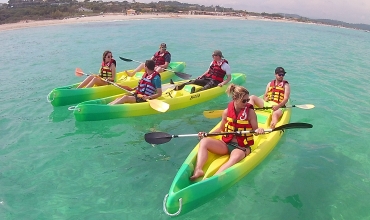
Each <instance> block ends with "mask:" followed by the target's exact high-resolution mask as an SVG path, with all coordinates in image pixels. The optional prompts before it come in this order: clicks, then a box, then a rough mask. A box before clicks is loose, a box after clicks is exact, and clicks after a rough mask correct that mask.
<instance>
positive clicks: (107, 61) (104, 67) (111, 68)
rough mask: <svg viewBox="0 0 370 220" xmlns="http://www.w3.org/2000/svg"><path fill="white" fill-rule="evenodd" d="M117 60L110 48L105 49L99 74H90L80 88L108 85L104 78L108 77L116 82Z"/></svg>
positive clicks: (107, 78)
mask: <svg viewBox="0 0 370 220" xmlns="http://www.w3.org/2000/svg"><path fill="white" fill-rule="evenodd" d="M116 66H117V64H116V61H115V60H114V59H113V55H112V52H111V51H109V50H106V51H104V53H103V62H102V64H101V68H100V71H99V75H98V76H88V77H87V78H86V79H85V80H84V81H83V82H82V83H81V84H80V85H79V86H77V89H79V88H83V87H85V88H88V87H93V86H94V85H95V86H105V85H108V83H107V82H105V81H104V80H102V79H101V78H103V79H106V80H108V81H110V82H114V81H115V78H116Z"/></svg>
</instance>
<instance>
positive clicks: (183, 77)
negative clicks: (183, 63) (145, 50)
mask: <svg viewBox="0 0 370 220" xmlns="http://www.w3.org/2000/svg"><path fill="white" fill-rule="evenodd" d="M119 58H120V59H121V60H123V61H126V62H136V63H143V62H140V61H137V60H132V59H128V58H124V57H119ZM165 70H167V71H170V72H173V73H175V74H176V76H178V77H180V78H182V79H190V78H191V75H190V74H187V73H181V72H175V71H173V70H170V69H165Z"/></svg>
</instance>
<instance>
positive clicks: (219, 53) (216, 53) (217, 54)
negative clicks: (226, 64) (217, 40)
mask: <svg viewBox="0 0 370 220" xmlns="http://www.w3.org/2000/svg"><path fill="white" fill-rule="evenodd" d="M212 55H214V56H220V57H224V56H222V52H221V50H215V51H213V54H212Z"/></svg>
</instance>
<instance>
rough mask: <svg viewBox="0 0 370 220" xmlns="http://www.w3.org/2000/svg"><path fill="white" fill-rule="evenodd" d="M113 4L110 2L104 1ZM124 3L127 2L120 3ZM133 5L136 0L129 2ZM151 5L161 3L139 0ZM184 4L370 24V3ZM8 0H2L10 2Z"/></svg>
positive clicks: (240, 0)
mask: <svg viewBox="0 0 370 220" xmlns="http://www.w3.org/2000/svg"><path fill="white" fill-rule="evenodd" d="M104 1H109V0H104ZM114 1H115V0H114ZM118 1H123V0H118ZM127 1H128V2H132V0H127ZM136 1H137V2H142V3H150V2H158V1H157V0H136ZM177 1H179V2H183V3H190V4H199V5H205V6H211V5H214V6H215V5H219V6H221V7H227V8H233V9H237V10H247V11H249V12H258V13H262V12H266V13H287V14H297V15H300V16H303V17H308V18H313V19H317V18H322V19H333V20H338V21H344V22H347V23H363V24H368V25H370V0H227V1H225V0H177ZM7 2H8V0H0V3H7Z"/></svg>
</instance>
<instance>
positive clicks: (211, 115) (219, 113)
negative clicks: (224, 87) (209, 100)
mask: <svg viewBox="0 0 370 220" xmlns="http://www.w3.org/2000/svg"><path fill="white" fill-rule="evenodd" d="M223 112H224V110H211V111H204V112H203V115H204V117H206V118H219V117H221V116H222V113H223Z"/></svg>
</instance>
